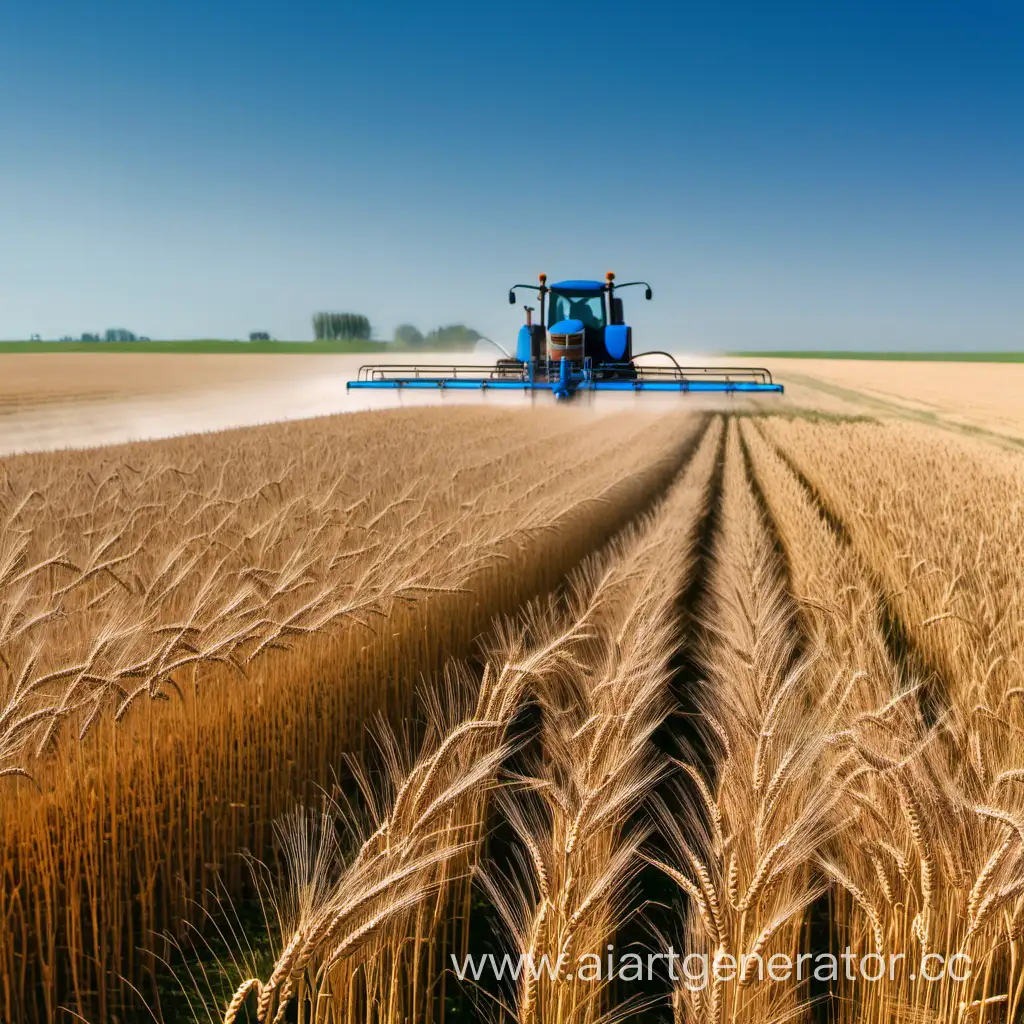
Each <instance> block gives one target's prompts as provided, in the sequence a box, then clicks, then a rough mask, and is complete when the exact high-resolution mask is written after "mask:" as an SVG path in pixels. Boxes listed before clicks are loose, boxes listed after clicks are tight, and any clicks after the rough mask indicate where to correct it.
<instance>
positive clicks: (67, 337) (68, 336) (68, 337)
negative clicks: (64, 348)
mask: <svg viewBox="0 0 1024 1024" xmlns="http://www.w3.org/2000/svg"><path fill="white" fill-rule="evenodd" d="M60 340H61V341H74V340H75V339H74V338H72V337H71V335H70V334H65V335H64V337H63V338H61V339H60Z"/></svg>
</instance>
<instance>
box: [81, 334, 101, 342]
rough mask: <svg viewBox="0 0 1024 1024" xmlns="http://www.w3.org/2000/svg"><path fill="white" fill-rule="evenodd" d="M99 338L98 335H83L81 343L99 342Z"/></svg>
mask: <svg viewBox="0 0 1024 1024" xmlns="http://www.w3.org/2000/svg"><path fill="white" fill-rule="evenodd" d="M99 340H100V336H99V335H98V334H83V335H82V341H99Z"/></svg>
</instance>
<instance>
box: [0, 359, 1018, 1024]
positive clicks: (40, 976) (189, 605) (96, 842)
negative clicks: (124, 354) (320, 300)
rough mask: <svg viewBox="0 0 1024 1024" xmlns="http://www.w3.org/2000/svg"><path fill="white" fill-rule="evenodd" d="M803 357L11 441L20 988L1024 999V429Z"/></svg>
mask: <svg viewBox="0 0 1024 1024" xmlns="http://www.w3.org/2000/svg"><path fill="white" fill-rule="evenodd" d="M278 358H280V357H278ZM318 358H324V357H318ZM892 365H893V364H879V365H878V367H876V369H878V370H880V371H883V372H884V370H885V369H886V368H887V367H890V366H892ZM907 365H908V366H909V365H911V364H907ZM913 365H915V366H921V365H922V364H913ZM774 369H776V368H775V367H774V366H773V370H774ZM986 369H990V368H988V367H986ZM991 369H992V370H995V371H997V372H1000V371H1001V372H1005V371H1006V370H1007V367H992V368H991ZM777 376H778V377H779V378H781V379H783V380H784V381H785V382H786V383H787V384H788V383H789V382H788V380H786V377H785V373H783V372H777ZM814 390H815V389H814V387H812V386H810V385H808V387H807V391H806V393H804V392H800V391H799V389H798V388H795V389H794V391H795V392H796V394H795V395H794V394H792V393H791V394H789V395H787V400H786V401H785V402H783V403H776V404H774V405H770V404H768V403H767V402H765V401H762V402H759V403H752V402H735V403H731V402H728V401H727V402H723V403H719V404H720V406H721V412H719V413H712V414H710V415H709V414H708V413H707V412H705V411H704V410H701V409H695V408H694V407H693V406H692V405H688V404H685V403H683V402H681V401H680V400H676V401H674V402H673V403H672V405H671V407H670V408H671V409H672V410H673V414H671V415H664V414H662V413H661V412H660V410H661V409H663V408H664V406H661V405H659V406H657V410H659V411H658V412H657V414H654V415H649V416H642V417H641V416H637V415H636V414H635V413H630V414H628V415H616V414H615V412H614V411H613V410H602V412H604V411H608V412H609V415H603V414H602V415H593V414H592V413H593V410H587V409H585V408H577V409H568V410H565V409H544V408H537V409H534V410H532V411H525V410H516V409H512V408H500V407H493V406H489V405H488V407H484V408H467V407H455V408H430V409H406V410H389V411H381V412H376V413H369V414H361V415H354V416H341V417H327V418H323V419H319V420H310V421H305V422H294V423H286V424H278V425H272V426H265V427H259V428H254V429H247V430H238V431H229V432H226V433H222V434H210V435H204V436H192V437H185V438H175V439H170V440H165V441H158V442H153V443H148V444H145V445H135V446H120V447H119V446H113V447H109V448H103V449H96V450H91V451H85V452H68V453H49V454H48V453H37V454H31V455H22V456H17V457H12V458H8V459H6V460H3V461H2V462H0V514H2V515H3V517H4V522H5V529H4V531H3V533H2V534H0V654H2V656H3V657H2V660H0V743H2V746H0V753H2V756H3V758H4V760H3V762H2V764H0V769H3V770H5V771H6V774H5V775H4V776H3V777H0V787H3V790H2V791H3V795H4V799H3V802H2V803H0V873H2V875H3V878H4V889H3V903H2V904H0V921H2V922H3V930H2V931H0V985H2V987H0V1020H3V1021H5V1022H7V1024H13V1022H15V1021H17V1022H19V1024H20V1022H21V1021H26V1022H36V1021H49V1020H58V1019H60V1017H61V1008H62V1007H64V1008H67V1009H68V1010H71V1011H73V1012H75V1013H78V1014H80V1015H81V1016H82V1017H84V1018H85V1019H87V1020H90V1021H106V1020H113V1019H114V1018H115V1017H117V1018H118V1019H121V1020H136V1019H138V1020H143V1019H152V1016H155V1017H156V1018H157V1019H160V1018H161V1017H162V1018H163V1019H165V1020H167V1021H176V1020H200V1021H221V1020H223V1021H228V1022H229V1021H255V1020H259V1021H261V1022H263V1024H267V1022H270V1021H274V1022H280V1024H283V1022H285V1021H303V1022H304V1024H334V1022H344V1024H371V1022H372V1024H399V1022H401V1024H431V1022H434V1021H440V1020H450V1021H453V1022H454V1021H460V1020H472V1021H476V1020H481V1021H483V1020H500V1021H503V1022H511V1021H515V1022H517V1024H599V1022H603V1021H607V1020H610V1019H614V1018H615V1017H616V1015H618V1016H623V1015H631V1016H636V1017H640V1018H642V1019H643V1020H651V1021H655V1020H667V1019H674V1021H675V1024H683V1022H686V1024H691V1022H701V1024H725V1022H726V1021H729V1022H730V1024H731V1022H743V1024H769V1022H781V1021H784V1020H785V1021H804V1022H806V1024H812V1022H814V1024H816V1022H817V1021H819V1020H823V1019H824V1018H823V1017H822V1016H821V1013H822V1008H821V1005H820V1004H819V1003H816V1002H815V1000H816V999H821V998H824V997H828V998H829V999H830V1000H831V1012H832V1014H833V1019H836V1020H839V1021H843V1022H846V1021H849V1022H850V1024H853V1022H855V1021H856V1022H859V1024H864V1022H868V1024H894V1022H897V1021H900V1022H902V1021H908V1022H909V1021H914V1022H929V1024H930V1022H939V1021H942V1022H949V1024H953V1022H956V1024H968V1022H969V1024H975V1022H980V1024H1002V1022H1007V1024H1008V1022H1010V1021H1017V1020H1019V1016H1020V1012H1021V1007H1022V996H1024V957H1022V952H1024V951H1022V949H1021V946H1020V942H1021V933H1022V930H1024V792H1022V787H1021V779H1024V739H1022V737H1024V720H1022V719H1021V715H1022V713H1024V712H1022V706H1024V705H1022V701H1021V695H1022V693H1024V684H1022V683H1021V665H1022V664H1024V596H1022V595H1024V550H1022V544H1024V542H1022V540H1021V532H1022V531H1021V519H1022V517H1024V454H1018V453H1016V452H1014V451H1011V450H1008V448H1007V447H1006V446H1005V445H1003V444H998V443H994V442H996V441H998V440H999V438H995V437H993V438H990V439H985V438H987V435H984V434H981V435H980V436H979V437H975V438H965V437H962V436H958V434H957V433H956V424H954V423H952V422H950V423H947V424H945V425H942V429H936V427H937V426H940V424H938V422H937V421H936V423H934V424H931V425H925V424H923V423H921V422H909V423H908V422H905V420H906V419H908V418H909V419H914V416H913V415H911V414H910V413H909V412H908V413H907V414H904V413H903V412H899V411H897V412H891V411H890V410H888V409H887V410H886V411H885V415H884V417H883V418H882V421H880V422H867V421H865V418H864V417H865V415H866V414H868V413H869V410H870V406H871V401H873V400H874V398H873V397H872V396H867V397H865V398H864V399H863V401H862V400H861V399H858V398H856V396H854V398H849V399H848V398H846V397H838V396H834V395H826V398H827V400H828V401H831V400H832V399H833V398H834V399H835V401H836V403H838V404H837V405H836V406H833V408H832V409H831V410H824V409H822V408H818V409H817V410H809V409H807V407H806V406H805V405H804V404H803V403H804V398H805V395H806V396H810V395H811V394H812V393H813V392H814ZM822 394H825V392H822ZM857 394H863V395H867V392H857ZM858 402H862V404H861V405H860V406H859V408H860V409H861V415H860V416H859V417H855V418H852V417H849V416H847V417H844V416H843V415H842V413H841V408H840V406H841V407H842V408H843V409H847V411H849V409H848V408H847V405H849V406H853V407H858ZM823 404H824V400H823ZM631 408H632V407H631ZM645 408H647V409H650V408H651V407H650V406H646V407H645ZM907 408H908V409H909V408H910V407H909V405H908V406H907ZM771 411H774V414H766V412H769V413H770V412H771ZM823 411H827V412H828V413H829V415H827V416H823V415H822V412H823ZM876 411H878V410H877V409H876ZM805 412H810V413H812V414H811V415H804V413H805ZM722 413H724V415H723V414H722ZM1007 436H1008V435H1007ZM371 737H372V740H371ZM299 808H302V809H301V810H299ZM245 853H248V854H250V855H252V856H254V857H256V858H259V859H260V861H262V864H256V865H253V864H251V863H250V864H248V865H247V863H246V860H245V858H244V857H243V854H245ZM250 868H251V869H252V870H250ZM213 890H216V891H217V892H218V893H219V894H220V897H221V899H220V900H219V899H218V898H215V896H214V894H213ZM257 896H260V897H262V899H263V900H264V904H263V905H264V908H265V910H266V918H267V920H266V923H265V924H264V923H257V920H256V919H257V917H258V916H259V915H258V914H257V915H254V913H253V908H254V907H256V906H257V904H256V903H255V902H254V899H255V897H257ZM232 905H233V906H234V907H235V913H237V915H238V916H237V919H236V918H234V917H232V912H231V911H230V910H227V909H226V908H227V907H229V906H232ZM225 915H226V916H225ZM231 921H233V922H234V923H233V924H232V925H231V929H233V930H228V925H227V924H226V923H225V922H231ZM218 929H220V930H221V932H222V933H223V934H222V938H223V940H224V941H221V939H220V938H218V937H217V933H218ZM207 943H211V945H210V946H207V945H206V944H207ZM638 943H639V945H638ZM668 943H671V945H672V947H673V948H674V949H675V950H676V951H678V952H679V955H680V956H682V955H686V954H696V955H697V956H698V957H704V958H706V959H708V960H711V959H713V958H715V957H718V958H719V959H721V958H723V957H724V958H728V957H733V958H735V959H736V961H738V966H737V969H736V971H735V973H734V974H732V975H731V976H728V977H724V978H722V977H714V978H711V979H710V980H709V982H708V984H707V985H706V986H705V987H703V988H694V987H692V986H690V987H688V986H687V985H686V984H684V983H683V982H682V981H681V980H680V979H679V977H678V976H677V978H676V979H675V980H673V978H671V977H670V976H669V974H668V971H667V969H666V967H665V965H664V963H662V964H661V965H660V966H659V967H658V969H656V970H655V971H654V972H653V975H651V976H643V975H641V976H638V975H636V974H633V975H624V974H619V975H618V976H615V977H608V976H605V975H601V974H598V975H597V977H596V978H595V976H594V975H590V976H589V977H586V976H584V975H582V973H581V971H580V970H579V965H580V964H584V963H586V960H585V958H586V957H588V956H589V957H594V956H601V957H603V955H604V954H605V952H606V950H607V949H608V947H609V946H612V947H613V948H615V949H616V951H617V955H618V957H619V962H620V964H621V963H623V962H625V961H623V960H622V959H621V958H622V957H623V956H624V955H625V953H626V951H627V950H629V949H637V948H643V949H647V948H655V949H658V948H664V946H665V945H666V944H668ZM847 946H848V947H850V949H851V950H853V951H854V953H855V954H856V956H857V957H861V956H868V955H870V956H874V955H880V956H882V957H891V956H900V957H902V958H903V959H902V962H903V963H904V965H905V968H904V969H896V970H895V971H894V973H893V974H892V976H891V977H890V976H887V977H886V978H884V979H882V980H869V979H868V978H865V977H861V976H856V977H853V978H850V977H847V976H846V975H845V974H844V972H843V971H842V969H840V970H839V972H838V973H837V974H836V976H834V977H830V978H824V979H822V978H820V977H819V978H818V979H817V980H814V981H809V980H808V977H809V976H808V974H806V973H805V974H804V975H803V976H802V977H795V976H793V975H790V976H789V977H786V978H784V979H780V980H772V979H771V978H770V977H765V976H764V975H763V972H762V973H761V975H760V976H759V969H758V967H757V964H758V962H759V960H760V962H762V963H763V962H764V961H767V960H768V959H769V958H771V957H777V956H781V957H790V958H796V957H798V956H800V955H801V954H805V955H808V956H824V955H826V954H829V953H832V954H836V955H838V954H839V953H841V952H842V951H843V950H844V948H845V947H847ZM482 951H494V952H496V953H497V954H499V955H500V954H505V953H507V954H509V955H510V956H513V957H518V956H520V955H522V956H525V957H534V958H538V957H540V956H544V955H547V956H549V957H552V958H555V959H556V960H557V958H558V957H560V956H561V957H563V958H567V959H566V960H564V964H565V965H566V966H567V968H568V969H567V970H566V971H564V972H563V973H562V974H561V975H555V976H548V975H544V976H538V977H532V976H528V975H523V976H521V977H520V978H519V979H518V980H511V979H509V978H505V979H504V980H497V979H495V978H493V977H481V978H478V979H477V980H476V981H469V980H466V981H462V980H460V979H459V978H458V976H457V975H456V973H455V972H454V970H453V963H452V959H451V957H452V956H453V955H454V956H455V957H456V962H458V961H459V958H460V957H463V956H465V955H467V954H470V953H480V952H482ZM925 954H932V955H935V956H941V957H944V958H946V959H947V960H948V959H949V958H951V957H953V956H954V955H961V956H962V957H964V958H967V959H968V961H969V963H970V965H971V968H972V970H971V971H970V972H969V974H968V976H966V977H963V978H949V977H946V978H944V979H943V980H942V981H941V982H930V981H928V980H927V979H926V978H923V977H922V976H921V973H920V971H919V970H915V968H916V967H917V965H919V964H920V962H921V958H922V957H923V956H924V955H925ZM183 956H184V957H186V959H185V960H183ZM188 957H192V959H187V958H188ZM196 957H198V959H196ZM164 960H167V961H169V962H170V963H171V965H172V968H173V972H172V970H171V968H168V967H167V966H166V965H165V963H164ZM602 962H603V961H602ZM171 973H174V974H176V975H177V977H178V982H179V984H180V985H181V986H182V990H183V991H182V993H181V994H180V996H179V997H173V996H172V994H171V993H170V990H169V988H168V986H169V984H170V985H171V986H172V987H173V983H172V982H170V980H169V979H170V975H171ZM144 1004H147V1005H148V1006H149V1007H150V1012H151V1014H152V1016H147V1011H146V1010H145V1009H142V1007H143V1005H144ZM69 1019H70V1018H69Z"/></svg>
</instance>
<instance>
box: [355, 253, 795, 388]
mask: <svg viewBox="0 0 1024 1024" xmlns="http://www.w3.org/2000/svg"><path fill="white" fill-rule="evenodd" d="M538 281H539V283H538V284H535V285H527V284H515V285H513V286H512V287H511V288H510V289H509V292H508V301H509V304H510V305H513V306H514V305H515V304H516V301H517V298H516V291H517V289H520V288H522V289H530V290H532V291H535V292H536V293H537V302H538V305H539V307H540V308H539V311H538V309H537V307H535V306H529V305H526V306H524V307H523V308H524V310H525V313H526V323H524V324H523V326H522V327H520V328H519V334H518V336H517V339H516V347H515V355H514V356H513V355H511V354H510V353H505V358H503V359H499V360H498V361H497V363H496V364H495V365H494V366H459V365H419V366H416V365H411V366H398V365H384V364H377V365H369V366H362V367H360V369H359V374H358V379H357V380H354V381H349V382H348V385H347V386H348V387H349V388H413V389H438V388H440V389H453V390H468V389H481V390H519V391H550V392H551V393H552V394H553V395H554V397H555V398H558V399H565V398H571V397H572V396H573V395H575V394H577V393H578V392H581V391H583V392H594V391H634V392H636V391H678V392H685V393H690V392H726V393H729V394H736V393H744V394H750V393H753V394H765V393H774V394H782V392H783V387H782V385H781V384H776V383H775V382H774V381H773V380H772V375H771V374H770V373H769V372H768V370H766V369H764V368H762V367H708V366H697V367H694V366H680V365H679V363H678V361H677V360H676V358H675V356H673V355H672V354H671V353H669V352H663V351H660V350H651V351H647V352H639V353H635V352H634V351H633V329H632V327H630V326H629V325H628V324H627V323H626V321H625V316H624V313H623V308H622V299H621V298H619V296H618V294H617V293H618V292H619V291H621V290H622V289H623V288H632V287H635V286H640V285H642V286H643V288H644V295H645V298H647V299H648V300H650V299H651V298H652V297H653V293H652V291H651V286H650V285H649V284H648V283H647V282H646V281H628V282H626V283H625V284H616V283H615V275H614V274H613V273H610V272H609V273H608V274H606V275H605V280H604V281H587V280H570V281H559V282H558V283H556V284H551V285H549V284H548V279H547V275H546V274H541V275H540V276H539V278H538ZM535 312H539V316H538V318H537V322H534V320H533V314H534V313H535ZM643 356H660V357H663V359H664V360H666V362H664V363H662V364H659V365H648V364H644V365H642V366H641V365H638V364H637V363H636V360H637V359H639V358H641V357H643Z"/></svg>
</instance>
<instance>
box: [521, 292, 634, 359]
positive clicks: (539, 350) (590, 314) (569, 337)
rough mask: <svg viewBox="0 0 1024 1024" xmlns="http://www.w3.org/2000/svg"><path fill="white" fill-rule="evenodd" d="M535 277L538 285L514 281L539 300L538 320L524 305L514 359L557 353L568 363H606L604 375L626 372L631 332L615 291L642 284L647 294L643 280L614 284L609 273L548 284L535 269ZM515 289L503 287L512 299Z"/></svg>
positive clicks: (532, 309)
mask: <svg viewBox="0 0 1024 1024" xmlns="http://www.w3.org/2000/svg"><path fill="white" fill-rule="evenodd" d="M539 280H540V284H539V285H533V286H527V285H516V286H515V288H524V287H532V288H534V289H535V290H536V292H537V297H538V299H539V301H540V316H539V318H538V321H539V322H538V323H534V322H533V319H532V315H531V314H532V313H533V312H534V307H532V306H527V307H526V324H525V325H524V326H523V327H521V328H520V330H519V337H518V339H517V343H516V359H518V360H519V361H521V362H524V363H526V362H531V361H532V362H538V361H542V360H543V361H550V362H557V361H559V360H560V359H563V358H564V359H568V360H569V361H570V362H572V363H584V362H587V361H589V362H590V364H591V365H592V366H595V367H596V366H603V367H606V368H607V369H606V370H605V373H606V374H616V373H621V374H623V375H626V376H630V375H632V372H633V371H632V365H631V364H632V359H633V331H632V329H631V328H630V327H628V326H627V325H626V323H625V322H624V317H623V311H622V299H620V298H619V297H618V296H617V295H616V294H615V291H616V288H627V287H629V286H630V285H633V284H642V285H643V286H644V288H645V289H646V295H647V298H648V299H649V298H650V297H651V289H650V286H649V285H648V284H647V283H646V282H645V281H630V282H629V284H623V285H616V284H615V275H614V274H611V273H609V274H607V275H606V277H605V280H604V281H587V280H571V281H557V282H555V283H554V284H551V285H549V284H548V283H547V275H546V274H541V275H540V278H539ZM515 288H513V289H512V290H511V291H510V292H509V301H510V302H512V303H514V302H515V301H516V300H515ZM616 367H618V368H620V369H618V370H616Z"/></svg>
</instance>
